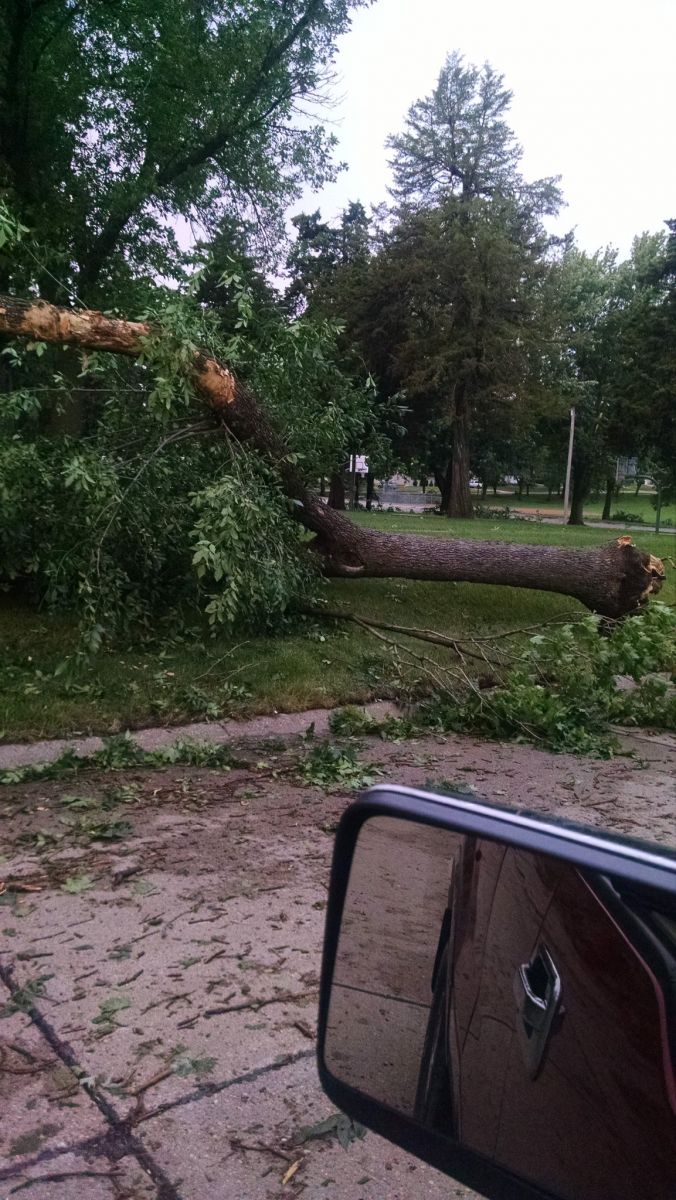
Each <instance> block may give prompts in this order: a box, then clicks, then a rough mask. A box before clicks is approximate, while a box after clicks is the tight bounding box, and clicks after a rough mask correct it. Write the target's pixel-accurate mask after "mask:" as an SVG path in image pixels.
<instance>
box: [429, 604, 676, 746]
mask: <svg viewBox="0 0 676 1200" xmlns="http://www.w3.org/2000/svg"><path fill="white" fill-rule="evenodd" d="M675 663H676V616H675V615H674V613H673V612H672V610H671V609H670V608H668V607H667V606H666V605H664V604H660V603H658V602H655V603H653V604H652V605H651V606H650V608H649V609H648V610H647V611H646V613H645V614H644V615H642V616H639V617H635V618H632V619H631V620H627V621H625V622H624V623H623V624H621V625H620V626H619V627H618V628H616V629H614V630H613V632H612V633H611V634H609V635H608V636H602V634H601V633H600V630H599V619H598V618H597V617H595V616H591V615H590V616H588V617H585V618H584V619H583V620H581V621H579V622H577V623H576V624H575V625H563V626H561V627H560V628H558V629H556V630H554V631H552V632H543V633H540V634H537V635H536V636H535V637H533V638H531V639H530V641H529V643H528V646H527V648H526V649H525V650H524V652H523V653H522V655H521V657H520V659H519V661H518V662H517V664H516V665H515V666H514V667H512V669H511V670H509V671H508V672H507V673H506V675H505V678H504V682H503V683H502V684H501V685H500V686H499V687H496V688H492V689H490V690H488V691H479V690H478V689H476V690H472V691H471V693H470V694H469V695H467V696H466V697H465V698H464V699H462V700H460V701H457V700H455V699H454V700H453V701H452V702H448V701H446V700H444V699H436V700H434V701H433V702H431V703H430V704H429V705H426V706H424V707H423V709H422V711H421V718H422V720H423V722H424V723H425V724H428V725H431V726H432V727H435V728H440V729H443V730H457V731H464V732H480V733H485V734H488V735H489V736H490V737H495V738H509V739H513V740H517V741H533V742H535V744H536V745H543V746H546V747H547V748H548V749H552V750H559V751H570V752H573V753H578V754H597V755H601V756H608V755H610V754H611V753H612V751H613V747H614V746H615V744H616V738H615V736H614V735H613V734H612V732H611V730H610V725H611V724H615V723H618V724H619V723H622V724H644V725H648V726H657V727H665V728H669V729H673V728H676V703H675V702H674V693H673V688H671V689H670V688H669V685H668V684H667V683H666V681H665V680H663V679H660V678H657V679H656V678H651V673H655V672H659V671H672V670H673V668H674V664H675ZM620 675H628V676H630V677H631V678H632V679H634V680H636V681H637V682H638V684H639V686H638V687H637V688H636V689H629V690H619V689H618V687H617V685H616V677H617V676H620ZM646 676H647V678H646Z"/></svg>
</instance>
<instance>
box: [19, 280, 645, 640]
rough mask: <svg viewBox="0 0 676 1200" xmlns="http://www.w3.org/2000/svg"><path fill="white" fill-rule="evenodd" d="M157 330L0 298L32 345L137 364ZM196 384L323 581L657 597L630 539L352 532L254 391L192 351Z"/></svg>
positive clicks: (586, 600) (617, 613)
mask: <svg viewBox="0 0 676 1200" xmlns="http://www.w3.org/2000/svg"><path fill="white" fill-rule="evenodd" d="M154 333H156V331H155V330H154V329H153V328H152V327H151V326H150V325H149V324H147V323H144V322H133V321H125V320H121V319H119V318H114V317H107V316H105V315H104V314H103V313H99V312H93V311H89V310H78V311H71V310H70V309H65V308H58V307H56V306H55V305H51V304H46V303H43V302H33V301H25V300H18V299H16V298H15V297H11V296H0V334H6V335H8V336H10V337H26V338H30V339H31V341H43V342H50V343H52V344H57V345H58V344H61V345H72V346H77V347H79V348H80V349H83V350H106V351H110V352H112V353H114V354H124V355H128V356H131V357H135V356H137V355H139V354H141V352H142V351H143V348H144V339H145V338H147V337H149V336H151V335H153V334H154ZM193 378H194V385H195V390H196V392H197V393H198V394H199V395H200V396H201V397H202V399H203V400H204V401H205V403H206V404H207V406H208V408H209V409H210V410H211V412H212V413H213V415H214V417H215V418H216V420H217V421H218V422H220V423H221V424H222V425H223V426H224V428H225V429H227V430H229V431H231V432H232V433H233V434H234V435H235V436H236V437H237V438H238V439H239V440H241V441H245V442H248V443H249V445H250V446H251V447H252V448H253V449H254V450H256V451H258V452H259V453H261V454H263V455H265V456H266V457H267V458H268V459H269V460H271V461H272V462H273V463H274V464H275V466H276V467H277V470H278V472H279V476H280V479H281V483H282V486H283V488H284V491H285V493H286V495H287V496H288V497H289V499H290V500H292V501H293V502H294V513H295V515H296V516H297V518H298V520H299V521H300V522H301V523H302V524H303V525H304V526H305V527H306V528H307V529H309V530H311V531H312V532H313V533H314V534H315V535H316V537H315V539H314V541H313V542H312V543H311V548H312V550H313V551H314V552H315V553H316V554H317V555H318V556H320V558H321V565H322V568H323V570H324V571H325V573H326V574H327V575H333V576H347V577H367V576H376V577H378V576H380V577H388V576H397V577H400V578H406V579H424V580H439V581H446V582H448V581H457V582H466V583H494V584H506V585H508V586H511V587H527V588H536V589H538V590H544V591H550V592H561V593H562V594H563V595H568V596H573V597H575V598H576V599H577V600H580V601H581V602H582V603H583V604H585V605H586V606H587V607H588V608H590V609H592V610H594V611H596V612H598V613H601V614H602V615H604V616H607V617H622V616H624V615H625V614H627V613H630V612H634V611H636V609H637V608H638V607H639V606H640V604H641V603H642V602H643V601H644V600H645V599H647V597H648V596H649V595H651V594H652V593H655V592H657V591H659V588H660V586H661V583H662V580H663V578H664V571H663V567H662V563H661V562H660V560H659V559H656V558H653V557H651V556H650V555H648V554H645V553H642V552H641V551H640V550H638V549H637V548H636V547H635V546H633V545H631V539H630V538H626V537H623V538H619V539H618V540H617V541H615V542H612V543H611V544H610V545H608V546H603V547H600V548H598V549H589V550H575V549H567V548H560V547H555V546H528V545H522V544H518V543H512V542H486V541H479V540H476V541H475V540H469V539H465V540H461V539H454V538H446V537H443V538H437V537H424V536H422V537H418V536H415V535H411V534H392V533H381V532H379V531H377V530H374V529H364V528H362V527H359V526H357V525H355V524H353V522H352V521H351V520H350V519H349V518H348V517H346V516H344V515H343V514H342V513H340V512H337V511H335V510H333V509H330V508H329V507H328V505H326V504H324V503H323V502H322V500H321V499H320V498H319V496H318V495H317V494H316V492H314V491H312V490H310V489H309V488H307V486H306V484H305V481H304V479H303V478H302V476H301V475H300V473H299V472H298V469H297V467H296V466H295V465H293V464H292V463H290V462H289V459H288V447H286V446H285V444H284V441H283V439H282V438H281V437H280V436H279V434H278V433H277V431H276V430H275V429H274V427H273V425H272V424H271V422H270V421H269V419H268V417H267V416H266V414H265V411H264V409H263V408H262V407H261V405H260V404H259V402H258V400H257V399H256V398H255V397H254V396H253V395H252V393H251V392H250V391H249V390H248V389H247V388H246V387H245V386H244V385H243V384H241V383H240V382H239V381H238V380H237V379H236V378H235V376H234V374H233V373H232V371H230V370H229V368H228V367H227V366H225V365H224V364H223V363H221V362H218V361H217V360H216V359H214V358H211V357H210V356H209V355H207V354H206V353H202V352H198V353H197V354H196V355H195V360H194V374H193Z"/></svg>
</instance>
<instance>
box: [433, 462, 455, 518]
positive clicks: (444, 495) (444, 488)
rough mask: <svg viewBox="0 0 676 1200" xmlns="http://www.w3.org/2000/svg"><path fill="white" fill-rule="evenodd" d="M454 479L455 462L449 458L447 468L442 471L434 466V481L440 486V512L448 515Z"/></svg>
mask: <svg viewBox="0 0 676 1200" xmlns="http://www.w3.org/2000/svg"><path fill="white" fill-rule="evenodd" d="M452 479H453V462H452V460H451V459H449V461H448V463H447V465H446V470H445V471H442V470H440V469H438V468H437V467H435V468H434V482H435V483H436V485H437V487H438V488H439V493H440V495H439V512H440V513H441V514H442V516H444V517H447V516H448V508H449V505H450V503H451V480H452Z"/></svg>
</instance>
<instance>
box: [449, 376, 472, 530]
mask: <svg viewBox="0 0 676 1200" xmlns="http://www.w3.org/2000/svg"><path fill="white" fill-rule="evenodd" d="M451 461H452V472H451V497H450V501H449V505H448V515H449V517H464V518H467V517H472V516H473V515H474V511H473V509H472V497H471V495H470V491H469V403H468V399H467V395H466V391H465V388H464V387H463V385H462V384H459V385H458V388H457V390H456V395H455V417H454V421H453V457H452V460H451Z"/></svg>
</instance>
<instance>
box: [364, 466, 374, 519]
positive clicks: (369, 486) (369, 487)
mask: <svg viewBox="0 0 676 1200" xmlns="http://www.w3.org/2000/svg"><path fill="white" fill-rule="evenodd" d="M375 494H376V481H375V477H374V475H373V471H369V473H368V475H367V476H366V507H367V509H368V511H369V512H370V511H371V507H372V505H373V500H374V497H375Z"/></svg>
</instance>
